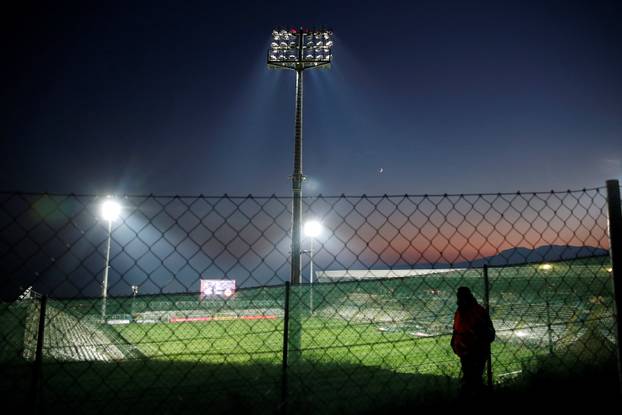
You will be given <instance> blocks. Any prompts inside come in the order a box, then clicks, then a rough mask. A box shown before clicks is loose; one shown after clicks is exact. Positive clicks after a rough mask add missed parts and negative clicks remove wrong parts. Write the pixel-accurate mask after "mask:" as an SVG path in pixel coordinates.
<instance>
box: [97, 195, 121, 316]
mask: <svg viewBox="0 0 622 415" xmlns="http://www.w3.org/2000/svg"><path fill="white" fill-rule="evenodd" d="M120 213H121V205H120V204H119V203H118V202H117V201H116V200H114V199H112V198H110V197H109V198H108V199H106V201H104V203H102V206H101V216H102V219H104V220H105V221H107V222H108V243H107V244H106V266H105V268H104V283H103V285H102V310H101V314H102V322H104V323H105V322H106V300H107V298H108V269H109V268H110V240H111V239H112V222H114V221H115V220H117V218H118V217H119V214H120Z"/></svg>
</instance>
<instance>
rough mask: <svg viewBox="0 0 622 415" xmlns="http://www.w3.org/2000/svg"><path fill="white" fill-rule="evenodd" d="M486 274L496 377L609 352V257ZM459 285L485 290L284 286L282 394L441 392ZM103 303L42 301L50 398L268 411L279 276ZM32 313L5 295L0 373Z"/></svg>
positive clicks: (27, 349)
mask: <svg viewBox="0 0 622 415" xmlns="http://www.w3.org/2000/svg"><path fill="white" fill-rule="evenodd" d="M489 278H490V284H489V288H490V311H491V316H492V319H493V322H494V324H495V327H496V329H497V339H496V341H495V342H494V343H493V345H492V369H493V381H494V382H495V383H505V382H508V381H511V380H513V379H516V378H520V377H521V376H522V375H524V374H526V373H527V372H528V371H530V370H531V369H533V368H536V367H537V364H538V360H539V359H540V358H543V357H550V356H557V357H559V358H560V359H565V358H566V357H568V356H570V357H571V358H572V359H574V360H573V361H574V362H591V361H596V360H598V359H600V358H601V357H603V355H607V356H608V355H609V354H611V353H612V350H613V349H611V348H610V345H611V344H612V341H614V340H615V339H614V337H613V318H612V317H613V314H612V309H613V303H612V295H611V285H610V282H611V281H610V276H609V273H608V271H607V266H606V264H605V265H578V264H572V263H560V264H555V266H554V268H553V269H550V270H547V272H546V273H545V272H544V271H542V269H540V268H538V266H524V267H512V268H504V269H491V270H490V275H489ZM460 285H466V286H469V287H471V289H472V290H473V291H474V292H475V293H476V296H477V297H478V298H479V299H480V301H482V298H483V295H482V293H483V291H484V290H483V285H482V276H481V270H457V271H452V272H449V273H445V274H444V275H442V276H439V275H429V276H425V275H424V276H417V277H407V278H396V279H384V280H374V281H364V282H362V281H348V282H336V283H322V284H317V285H315V286H314V287H310V286H308V285H306V286H298V287H292V289H291V292H290V308H289V310H287V311H288V313H287V314H288V317H289V331H290V333H289V334H290V336H289V338H288V346H289V347H288V353H289V363H288V367H287V371H286V375H287V383H286V384H287V388H288V390H289V396H290V398H291V399H294V400H298V401H299V402H302V403H301V405H319V406H320V407H321V408H322V410H325V411H326V412H330V411H329V410H328V409H327V408H333V409H334V410H335V411H337V412H339V410H338V407H339V405H340V404H342V403H344V402H347V403H348V408H354V409H355V408H356V407H358V406H357V405H360V407H361V408H364V407H365V405H370V404H372V403H376V402H380V400H382V399H385V400H386V399H392V397H394V398H395V399H400V397H403V396H409V397H416V396H420V397H421V398H422V399H424V398H425V396H429V395H430V394H445V395H447V396H451V394H452V393H455V391H456V390H457V380H458V378H459V375H460V367H459V361H458V358H457V357H456V356H455V355H454V354H453V353H452V351H451V348H450V346H449V340H450V335H451V323H452V317H453V311H454V310H455V299H454V293H455V289H456V288H457V287H458V286H460ZM100 304H101V303H100V301H99V300H96V299H72V300H59V299H50V300H49V301H48V307H47V313H46V321H45V328H46V331H45V333H46V334H45V336H44V337H45V338H44V342H43V365H42V374H43V381H42V387H43V391H44V395H45V397H46V400H47V401H48V402H52V403H55V404H58V405H69V404H70V402H72V401H80V402H84V401H85V400H86V401H88V402H91V403H92V405H94V406H93V408H92V409H93V410H94V411H96V409H97V405H107V406H109V407H110V408H111V410H112V409H113V408H116V409H114V410H115V411H118V410H119V408H117V406H115V405H123V404H128V405H130V403H132V402H134V403H136V402H142V403H143V404H142V405H139V408H134V413H136V412H141V411H143V410H144V411H147V408H152V409H153V410H157V409H159V406H158V405H160V404H162V405H163V404H164V403H167V404H170V403H171V401H170V399H171V396H173V397H176V398H175V399H177V401H175V402H178V403H180V402H181V403H184V404H188V405H190V404H189V402H197V400H198V401H201V402H207V404H209V405H216V406H218V405H228V404H229V403H230V402H232V401H234V402H237V401H240V402H255V403H256V404H257V405H260V406H262V407H263V408H265V410H266V412H271V411H272V409H274V408H275V407H276V406H278V404H279V402H281V399H282V398H281V394H282V391H283V385H284V384H283V375H284V373H285V372H284V371H283V353H284V327H285V316H286V313H285V310H284V305H285V288H284V287H283V286H276V287H259V288H251V289H244V290H240V291H238V293H236V296H235V297H234V298H231V299H211V300H209V301H200V300H199V298H198V296H197V295H196V294H175V295H154V296H143V297H137V298H136V299H132V298H111V299H109V303H108V309H109V310H110V311H109V312H110V315H109V318H108V323H107V324H103V323H102V321H101V318H100V314H99V313H100ZM37 315H38V303H37V302H36V301H34V302H24V303H16V304H14V305H9V306H6V307H4V308H3V312H2V319H1V320H0V321H2V329H3V338H5V339H8V340H11V341H4V342H3V343H2V345H3V349H2V354H0V356H2V359H3V360H2V363H3V367H6V368H8V369H7V371H6V373H9V374H10V373H13V372H12V371H15V373H16V376H18V375H17V374H19V373H21V375H19V376H22V377H24V378H25V379H29V377H30V370H29V365H28V364H27V362H31V361H32V360H33V359H34V355H35V353H34V352H35V350H34V348H35V346H36V332H37V323H38V322H37V320H38V319H37V318H36V317H37ZM18 319H19V321H18ZM110 323H125V324H110ZM296 332H299V333H300V338H299V340H296V336H295V333H296ZM605 357H606V356H605ZM22 372H23V373H22ZM3 382H8V383H6V384H4V385H3V390H9V391H10V390H11V388H13V389H16V388H25V387H26V386H27V385H26V384H24V385H21V386H19V385H18V384H17V383H16V384H11V381H10V376H8V377H5V378H4V380H3ZM110 397H112V398H114V399H109V398H110ZM137 397H138V399H137ZM146 402H148V404H147V403H146ZM191 407H192V405H190V406H189V407H188V409H191ZM82 409H83V410H84V408H82ZM121 412H123V411H121Z"/></svg>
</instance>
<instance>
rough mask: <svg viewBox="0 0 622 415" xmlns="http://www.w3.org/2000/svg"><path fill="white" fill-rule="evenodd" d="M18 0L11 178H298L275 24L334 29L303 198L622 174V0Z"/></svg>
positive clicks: (72, 185) (220, 185)
mask: <svg viewBox="0 0 622 415" xmlns="http://www.w3.org/2000/svg"><path fill="white" fill-rule="evenodd" d="M87 3H88V4H87ZM19 7H20V8H19V9H18V10H12V11H9V10H6V11H5V12H6V13H5V12H3V15H4V16H3V17H2V19H3V25H2V26H3V31H4V32H5V33H4V36H3V38H4V41H3V44H4V47H3V50H4V51H3V54H4V56H5V67H4V68H3V72H4V77H3V82H2V83H3V94H2V95H3V97H4V99H3V100H2V108H1V109H2V120H3V122H2V126H3V134H2V139H1V142H0V154H1V157H2V162H1V164H0V173H1V174H0V190H4V191H14V190H17V191H32V192H40V191H48V192H60V193H70V192H72V193H89V194H91V193H92V194H108V193H117V194H123V193H129V194H150V193H155V194H187V195H194V194H205V195H221V194H224V193H227V194H229V195H246V194H253V195H271V194H277V195H288V194H290V193H291V180H290V176H291V174H292V171H293V145H294V94H295V74H294V73H293V72H292V71H280V70H274V69H269V68H268V67H267V65H266V54H267V49H268V46H269V43H270V33H271V31H272V29H273V28H274V27H280V26H285V27H294V26H296V27H298V26H304V27H315V26H325V27H330V28H332V30H333V31H334V35H335V46H334V49H333V64H332V67H331V68H330V69H329V70H313V71H307V72H305V75H304V121H303V128H304V131H303V140H304V143H303V173H304V174H305V175H306V176H307V178H308V179H307V181H306V182H305V185H304V188H303V192H304V194H306V195H317V194H323V195H336V194H342V193H345V194H349V195H361V194H368V195H374V194H375V195H381V194H404V193H408V194H424V193H437V194H438V193H479V192H504V191H515V190H523V191H539V190H550V189H555V190H565V189H581V188H584V187H588V188H589V187H595V186H602V185H604V182H605V180H607V179H622V76H621V75H620V74H622V48H620V45H619V39H622V4H621V3H620V2H615V1H611V2H607V1H577V2H572V1H532V2H528V1H516V2H514V1H503V2H499V1H491V2H481V1H469V2H465V1H456V2H454V1H404V2H397V1H382V2H380V1H350V2H349V1H319V0H316V1H314V2H311V3H309V2H276V1H271V2H259V1H257V2H236V1H228V2H183V3H182V2H158V1H151V2H131V4H127V2H114V1H110V2H98V3H95V2H75V3H70V2H54V3H53V2H50V3H45V2H36V3H25V4H21V5H20V6H19ZM7 62H8V63H7Z"/></svg>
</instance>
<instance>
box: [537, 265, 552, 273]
mask: <svg viewBox="0 0 622 415" xmlns="http://www.w3.org/2000/svg"><path fill="white" fill-rule="evenodd" d="M538 269H540V270H542V271H550V270H552V269H553V265H551V264H542V265H540V266H539V267H538Z"/></svg>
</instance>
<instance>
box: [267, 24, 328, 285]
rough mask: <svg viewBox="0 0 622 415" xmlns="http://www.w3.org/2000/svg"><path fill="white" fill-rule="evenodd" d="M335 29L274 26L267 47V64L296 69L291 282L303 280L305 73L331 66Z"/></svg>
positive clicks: (274, 66)
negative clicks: (279, 27) (303, 97)
mask: <svg viewBox="0 0 622 415" xmlns="http://www.w3.org/2000/svg"><path fill="white" fill-rule="evenodd" d="M332 35H333V33H332V31H330V30H326V29H319V30H318V29H304V28H300V29H290V30H285V29H274V30H273V31H272V42H271V44H270V49H269V51H268V67H271V68H276V69H291V70H294V71H296V118H295V134H294V138H295V143H294V174H293V175H292V193H293V209H292V261H291V264H292V268H291V276H290V282H291V283H292V284H300V236H301V229H300V227H301V223H302V182H303V180H304V176H303V174H302V73H303V72H304V71H305V70H306V69H315V68H329V67H330V63H331V60H332V47H333V39H332V37H333V36H332Z"/></svg>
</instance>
